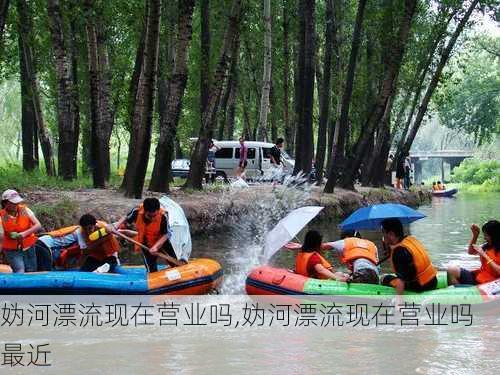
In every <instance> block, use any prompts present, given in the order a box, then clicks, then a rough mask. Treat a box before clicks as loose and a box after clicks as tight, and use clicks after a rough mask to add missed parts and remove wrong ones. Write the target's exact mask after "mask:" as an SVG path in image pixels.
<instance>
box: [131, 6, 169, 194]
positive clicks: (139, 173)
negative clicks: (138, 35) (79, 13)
mask: <svg viewBox="0 0 500 375" xmlns="http://www.w3.org/2000/svg"><path fill="white" fill-rule="evenodd" d="M148 5H149V6H148V7H147V8H148V9H147V10H148V13H147V16H146V35H145V37H144V40H145V44H144V56H143V57H142V58H141V60H142V64H141V71H140V74H139V78H138V80H137V89H136V90H134V91H135V92H136V96H135V105H134V108H133V116H132V118H131V134H130V145H129V152H128V158H127V167H126V170H125V178H124V180H125V181H126V186H125V196H126V197H130V198H141V196H142V189H143V186H144V179H145V177H146V169H147V166H148V160H149V150H150V147H151V126H152V115H153V104H154V94H155V88H156V75H157V64H158V48H159V46H158V44H159V28H160V13H161V0H149V2H148ZM139 48H140V46H139Z"/></svg>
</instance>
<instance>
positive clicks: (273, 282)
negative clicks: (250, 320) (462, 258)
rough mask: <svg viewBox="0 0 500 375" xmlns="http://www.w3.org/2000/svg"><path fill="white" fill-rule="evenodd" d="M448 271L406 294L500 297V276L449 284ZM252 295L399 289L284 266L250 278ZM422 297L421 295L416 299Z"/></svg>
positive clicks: (448, 298)
mask: <svg viewBox="0 0 500 375" xmlns="http://www.w3.org/2000/svg"><path fill="white" fill-rule="evenodd" d="M446 278H447V277H446V272H442V271H440V272H438V289H435V290H431V291H428V292H422V293H415V292H411V291H406V292H405V295H409V296H415V297H422V296H423V297H436V298H437V301H440V302H441V301H442V302H443V303H457V302H458V303H464V302H465V301H466V303H471V304H476V303H482V302H486V301H491V300H494V299H496V298H497V297H498V296H500V279H497V280H495V281H492V282H490V283H486V284H482V285H478V286H450V287H448V286H447V281H446ZM246 291H247V293H248V294H249V295H334V296H345V297H363V298H364V297H369V296H374V297H384V296H394V295H395V294H396V293H395V289H394V288H392V287H388V286H383V285H374V284H356V283H350V284H347V283H344V282H340V281H335V280H318V279H312V278H308V277H304V276H302V275H298V274H296V273H294V272H291V271H289V270H285V269H282V268H273V267H270V266H261V267H258V268H256V269H254V270H253V271H252V272H251V273H250V274H249V275H248V277H247V279H246ZM416 299H418V298H416Z"/></svg>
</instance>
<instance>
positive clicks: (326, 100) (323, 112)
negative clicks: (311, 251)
mask: <svg viewBox="0 0 500 375" xmlns="http://www.w3.org/2000/svg"><path fill="white" fill-rule="evenodd" d="M333 28H334V24H333V0H327V1H326V39H325V47H324V50H325V57H324V62H323V66H324V68H323V90H322V96H321V102H320V115H319V126H318V143H317V148H316V159H315V163H316V165H315V167H316V173H317V179H318V183H319V184H320V183H321V181H322V180H323V166H324V164H325V151H326V139H327V135H326V129H327V126H328V120H329V118H330V105H331V100H330V91H331V84H330V77H331V71H332V48H333V35H334V32H333Z"/></svg>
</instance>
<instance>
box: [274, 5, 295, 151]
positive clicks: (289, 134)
mask: <svg viewBox="0 0 500 375" xmlns="http://www.w3.org/2000/svg"><path fill="white" fill-rule="evenodd" d="M282 11H283V14H282V17H283V123H284V128H285V129H284V132H285V141H286V142H285V149H286V150H287V151H289V152H290V151H292V150H293V138H294V131H293V128H292V122H291V121H290V115H289V111H290V109H289V105H290V94H289V82H290V46H289V41H288V34H289V29H290V18H289V16H288V12H289V7H288V0H283V7H282ZM272 141H273V142H275V141H276V140H275V139H273V140H272Z"/></svg>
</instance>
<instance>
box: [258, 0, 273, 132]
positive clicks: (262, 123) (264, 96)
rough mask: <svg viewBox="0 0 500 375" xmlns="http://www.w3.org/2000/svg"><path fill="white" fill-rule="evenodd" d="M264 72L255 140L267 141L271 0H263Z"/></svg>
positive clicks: (270, 61) (270, 56) (270, 58)
mask: <svg viewBox="0 0 500 375" xmlns="http://www.w3.org/2000/svg"><path fill="white" fill-rule="evenodd" d="M264 27H265V32H264V73H263V76H262V91H261V96H260V114H259V125H258V126H259V127H258V129H257V140H258V141H267V138H268V136H267V116H268V114H269V94H270V91H271V69H272V60H273V59H272V57H273V54H272V32H271V0H264Z"/></svg>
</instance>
